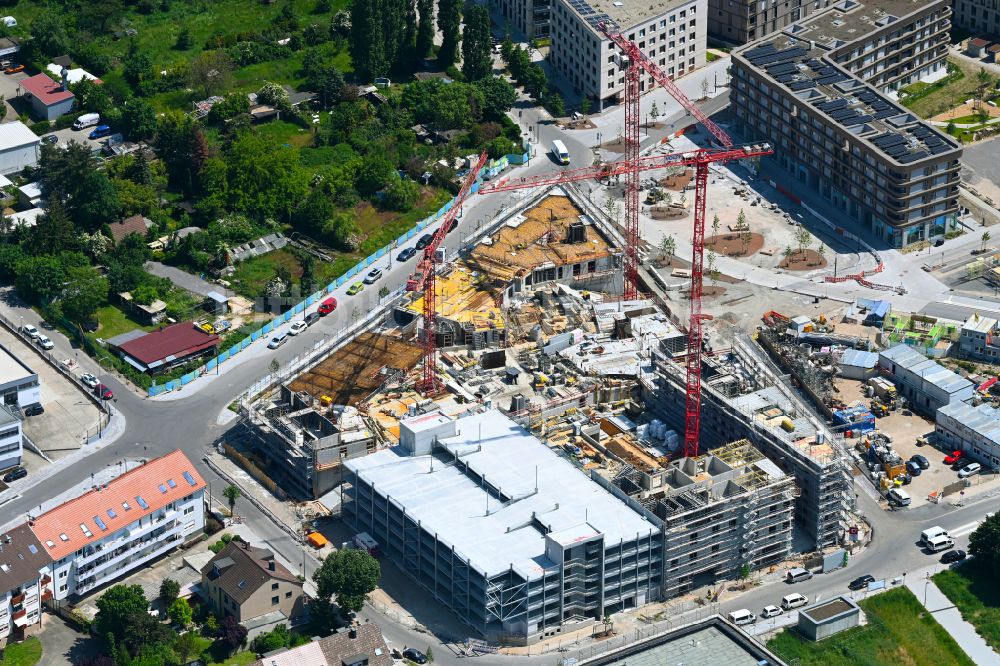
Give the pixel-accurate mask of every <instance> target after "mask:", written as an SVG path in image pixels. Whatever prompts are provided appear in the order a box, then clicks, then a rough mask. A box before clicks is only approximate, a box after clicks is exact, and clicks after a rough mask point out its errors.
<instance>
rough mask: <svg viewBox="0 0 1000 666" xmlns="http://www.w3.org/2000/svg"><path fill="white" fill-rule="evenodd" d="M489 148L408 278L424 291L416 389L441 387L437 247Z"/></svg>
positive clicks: (430, 390)
mask: <svg viewBox="0 0 1000 666" xmlns="http://www.w3.org/2000/svg"><path fill="white" fill-rule="evenodd" d="M487 157H488V155H487V153H486V151H483V153H482V154H481V155H480V156H479V159H478V160H476V163H475V164H473V165H472V167H471V168H470V169H469V173H468V175H467V176H466V177H465V180H464V181H463V182H462V188H461V189H460V190H459V191H458V194H457V195H455V199H454V201H453V202H452V205H451V208H449V209H448V212H446V213H445V214H444V220H443V221H442V222H441V226H439V227H438V229H437V231H435V232H434V236H433V237H432V238H431V242H430V243H428V244H427V246H426V247H425V248H424V256H423V257H421V259H420V261H419V262H418V263H417V272H416V273H414V274H413V275H411V276H410V279H409V280H407V282H406V290H407V291H422V292H423V298H424V340H423V342H424V350H423V377H421V379H420V380H419V381H418V382H417V390H418V391H420V392H421V393H423V394H424V395H428V394H434V393H437V392H438V391H440V390H441V380H440V379H438V376H437V373H436V372H435V369H436V367H437V290H436V287H437V285H436V282H437V275H436V273H437V271H436V268H435V264H436V263H437V250H438V247H440V245H441V241H443V240H444V237H445V235H447V233H448V232H449V231H451V225H452V223H453V222H454V221H455V218H456V217H457V216H458V212H459V211H460V210H461V208H462V204H463V203H464V202H465V199H466V197H468V196H469V192H470V191H471V190H472V185H473V184H474V183H475V182H476V179H477V178H479V172H480V171H481V170H482V168H483V166H484V165H485V164H486V159H487Z"/></svg>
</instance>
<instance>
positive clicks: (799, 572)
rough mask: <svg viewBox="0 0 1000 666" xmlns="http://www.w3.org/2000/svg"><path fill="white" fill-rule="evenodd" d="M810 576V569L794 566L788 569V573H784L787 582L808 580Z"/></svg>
mask: <svg viewBox="0 0 1000 666" xmlns="http://www.w3.org/2000/svg"><path fill="white" fill-rule="evenodd" d="M812 577H813V574H812V571H808V570H806V569H800V568H795V569H789V570H788V573H786V574H785V581H787V582H789V583H798V582H799V581H803V580H809V579H810V578H812Z"/></svg>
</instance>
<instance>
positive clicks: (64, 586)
mask: <svg viewBox="0 0 1000 666" xmlns="http://www.w3.org/2000/svg"><path fill="white" fill-rule="evenodd" d="M59 591H60V592H65V591H66V583H63V584H62V585H60V586H59Z"/></svg>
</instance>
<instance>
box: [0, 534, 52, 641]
mask: <svg viewBox="0 0 1000 666" xmlns="http://www.w3.org/2000/svg"><path fill="white" fill-rule="evenodd" d="M51 564H52V558H50V557H49V556H48V554H46V552H45V549H44V548H42V544H40V543H39V542H38V539H36V538H35V535H34V534H32V532H31V530H30V529H28V526H27V525H18V526H17V527H14V528H13V529H10V530H7V531H6V532H4V533H2V534H0V648H2V647H4V646H5V645H7V643H8V642H13V643H17V642H20V641H23V640H24V639H25V638H27V637H28V636H31V635H32V634H34V633H35V632H36V631H38V629H40V628H41V626H42V604H43V603H44V602H45V601H47V600H49V599H51V598H52V578H51V577H50V576H49V566H50V565H51Z"/></svg>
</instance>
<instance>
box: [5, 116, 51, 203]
mask: <svg viewBox="0 0 1000 666" xmlns="http://www.w3.org/2000/svg"><path fill="white" fill-rule="evenodd" d="M0 127H3V125H0ZM17 189H18V190H20V192H21V194H23V195H24V196H25V197H27V198H28V199H37V198H38V197H40V196H42V184H41V183H38V182H34V183H26V184H25V185H22V186H21V187H19V188H17Z"/></svg>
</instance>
